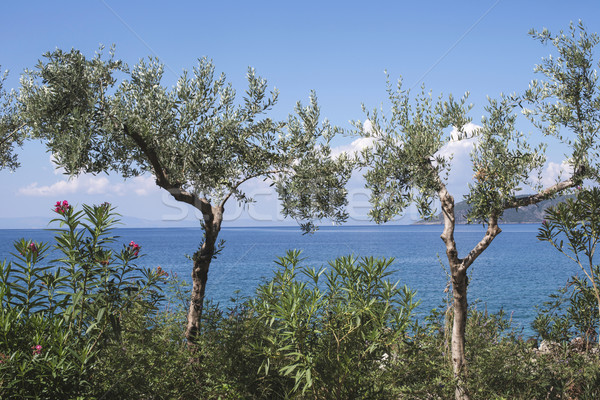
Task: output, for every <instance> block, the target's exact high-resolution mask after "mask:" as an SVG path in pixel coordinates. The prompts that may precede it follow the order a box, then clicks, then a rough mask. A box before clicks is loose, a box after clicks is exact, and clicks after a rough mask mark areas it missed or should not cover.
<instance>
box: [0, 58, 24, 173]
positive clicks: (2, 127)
mask: <svg viewBox="0 0 600 400" xmlns="http://www.w3.org/2000/svg"><path fill="white" fill-rule="evenodd" d="M0 73H1V75H0V169H3V168H8V169H10V170H14V169H16V168H17V167H18V166H19V162H18V161H17V155H16V154H15V153H14V150H15V146H21V145H22V144H23V131H22V129H21V128H22V126H21V125H19V123H18V120H17V113H16V112H15V111H16V110H15V103H14V96H12V94H11V93H8V92H7V91H6V88H5V87H4V83H5V81H6V78H7V76H8V71H6V72H4V73H2V68H0Z"/></svg>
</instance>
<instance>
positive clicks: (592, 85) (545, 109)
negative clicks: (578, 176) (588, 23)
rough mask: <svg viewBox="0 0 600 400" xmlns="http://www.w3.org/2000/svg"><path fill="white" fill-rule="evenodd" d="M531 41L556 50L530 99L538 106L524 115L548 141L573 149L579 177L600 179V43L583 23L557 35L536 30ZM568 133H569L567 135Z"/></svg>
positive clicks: (544, 61) (529, 92)
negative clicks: (599, 50)
mask: <svg viewBox="0 0 600 400" xmlns="http://www.w3.org/2000/svg"><path fill="white" fill-rule="evenodd" d="M529 34H530V36H531V37H533V38H534V39H535V40H537V41H539V42H540V43H542V44H551V45H552V46H554V48H555V49H556V54H555V55H554V56H552V55H550V56H548V57H546V58H543V59H542V62H541V63H540V64H539V65H537V66H536V67H535V72H537V73H540V74H543V75H544V76H545V77H546V79H545V80H543V81H540V80H534V81H532V82H531V84H530V85H529V89H528V90H527V91H526V93H525V95H524V100H525V101H527V102H528V103H529V104H531V105H532V108H531V109H529V108H525V109H524V110H523V112H524V114H525V115H526V116H527V117H528V118H529V119H530V120H531V121H532V122H533V124H534V125H535V126H536V127H537V128H538V129H540V131H541V132H542V133H543V134H544V135H549V136H553V137H556V138H557V139H559V140H560V141H561V142H562V143H565V144H566V145H568V146H569V152H570V154H569V156H570V159H569V161H570V164H571V165H572V166H573V170H574V171H575V172H581V173H585V174H589V175H591V176H596V177H597V176H598V171H599V170H598V167H599V165H598V160H600V158H599V155H600V154H599V152H598V150H599V148H598V132H599V130H600V124H599V123H598V121H600V119H599V118H600V87H599V86H598V75H597V72H596V70H595V67H596V66H597V65H598V62H597V61H596V60H595V57H596V54H595V53H594V48H595V47H596V46H597V45H598V43H600V37H599V36H598V34H597V33H590V32H588V31H587V29H586V28H585V26H584V24H583V22H581V21H579V22H578V23H577V24H574V23H571V24H570V26H569V30H568V31H567V32H564V31H562V30H561V31H560V32H559V33H558V34H555V35H553V34H552V33H551V32H550V31H549V30H548V29H545V28H544V29H542V30H541V31H536V30H534V29H532V30H531V31H530V32H529ZM561 128H563V130H561Z"/></svg>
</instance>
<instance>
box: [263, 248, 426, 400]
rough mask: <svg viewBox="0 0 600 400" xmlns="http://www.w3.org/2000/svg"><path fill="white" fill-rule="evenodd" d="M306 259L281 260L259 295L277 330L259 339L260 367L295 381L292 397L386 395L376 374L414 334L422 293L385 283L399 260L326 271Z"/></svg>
mask: <svg viewBox="0 0 600 400" xmlns="http://www.w3.org/2000/svg"><path fill="white" fill-rule="evenodd" d="M299 257H300V252H299V251H290V252H288V253H287V255H286V257H283V258H280V259H279V261H278V262H277V264H278V265H279V266H280V267H281V269H280V270H278V271H276V272H275V276H274V277H273V279H272V280H270V281H269V282H267V283H265V284H263V285H261V286H260V287H259V288H258V290H257V295H256V297H255V298H253V299H252V307H253V308H254V310H255V312H256V313H257V318H258V319H259V320H261V321H264V323H265V324H267V326H268V327H269V331H270V332H269V336H267V337H265V338H263V339H262V342H261V343H257V344H256V350H257V351H258V352H260V353H261V354H262V355H263V357H264V361H263V365H262V366H261V371H263V373H264V374H265V375H267V376H268V375H269V374H270V372H271V370H273V369H275V370H277V371H278V373H279V374H281V375H282V376H284V377H290V378H292V381H293V386H292V387H291V390H290V391H289V392H288V393H287V395H289V396H292V395H297V394H298V393H302V394H303V395H306V396H308V397H316V398H337V399H345V398H385V397H386V395H385V393H383V392H382V388H380V387H377V385H374V384H373V381H372V379H371V378H372V376H373V374H374V373H375V372H376V371H377V370H378V369H380V368H385V366H386V360H387V359H389V358H390V357H391V353H392V351H393V348H394V347H395V346H397V345H398V344H399V343H401V342H402V341H403V340H406V339H407V338H408V336H407V335H408V330H409V327H410V324H411V317H412V313H413V310H414V308H415V307H416V306H417V305H418V302H417V301H414V295H415V292H413V291H411V290H409V289H408V288H407V287H406V286H404V287H399V286H398V284H392V283H390V282H389V281H387V280H385V278H386V277H387V276H389V274H390V273H391V272H389V271H388V270H387V268H388V267H389V265H390V264H391V262H392V260H377V259H373V258H363V259H361V260H357V259H356V258H354V257H351V256H350V257H341V258H337V259H336V260H334V261H332V262H330V263H329V270H325V269H315V268H309V267H299V263H300V261H301V260H300V258H299ZM303 278H305V279H303Z"/></svg>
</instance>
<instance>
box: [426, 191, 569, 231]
mask: <svg viewBox="0 0 600 400" xmlns="http://www.w3.org/2000/svg"><path fill="white" fill-rule="evenodd" d="M570 197H573V195H569V196H559V197H557V198H554V199H550V200H545V201H542V202H540V203H538V204H533V205H530V206H527V207H519V208H517V209H514V208H511V209H508V210H506V211H504V215H503V216H502V218H501V219H500V222H503V223H505V224H535V223H541V222H542V221H543V220H544V217H545V215H546V211H545V210H546V209H547V208H549V207H552V206H554V205H556V204H558V203H561V202H563V201H565V200H566V199H567V198H570ZM469 210H470V206H469V205H468V204H467V202H466V201H461V202H459V203H456V204H455V206H454V215H455V216H456V223H457V224H466V223H467V218H466V215H467V213H468V212H469ZM442 223H443V219H442V213H439V214H438V215H437V216H436V217H434V218H432V219H429V220H421V221H419V222H416V224H417V225H438V224H442Z"/></svg>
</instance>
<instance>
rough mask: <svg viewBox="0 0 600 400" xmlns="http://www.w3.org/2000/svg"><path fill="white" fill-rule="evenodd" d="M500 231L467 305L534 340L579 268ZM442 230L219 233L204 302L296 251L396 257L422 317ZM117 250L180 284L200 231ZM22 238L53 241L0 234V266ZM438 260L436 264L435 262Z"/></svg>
mask: <svg viewBox="0 0 600 400" xmlns="http://www.w3.org/2000/svg"><path fill="white" fill-rule="evenodd" d="M502 229H503V232H502V233H501V234H500V235H499V236H498V237H497V238H496V239H495V240H494V242H493V243H492V244H491V246H490V247H489V248H488V249H487V250H486V251H485V252H484V253H483V255H481V256H480V257H479V259H478V260H477V261H476V262H475V263H474V264H473V266H472V267H471V269H470V271H471V278H470V285H469V302H473V301H474V300H479V301H480V303H479V307H480V308H482V307H486V306H487V309H488V310H489V311H491V312H496V311H498V310H500V309H501V308H502V309H504V310H505V311H506V312H507V313H508V314H509V315H511V314H512V319H513V322H514V323H515V324H516V326H518V327H520V328H522V329H523V333H524V334H525V335H528V334H531V329H530V324H531V322H532V321H533V318H534V316H535V310H534V306H535V305H539V304H541V303H542V302H543V301H545V300H547V296H548V294H550V293H552V292H553V291H555V290H556V289H558V288H559V287H560V286H562V285H564V283H565V282H566V280H567V279H568V278H569V277H570V276H571V275H573V274H576V273H578V272H579V270H578V267H577V266H576V265H575V264H573V263H572V262H571V261H570V260H568V259H567V258H566V257H564V256H562V255H561V254H559V253H558V251H556V250H555V249H554V248H552V247H551V246H550V245H549V244H547V243H542V242H539V241H538V240H537V239H536V234H537V229H538V225H503V226H502ZM440 233H441V226H354V227H353V226H342V227H324V228H321V229H320V230H319V231H318V232H317V233H315V234H314V235H302V234H301V232H300V229H299V228H297V227H273V228H227V227H225V228H223V229H222V231H221V234H220V238H222V239H224V240H225V241H226V244H225V248H224V250H223V252H222V254H220V255H219V257H218V258H217V259H216V260H214V261H213V264H212V266H211V270H210V273H209V280H208V285H207V290H206V293H207V296H208V298H209V299H211V300H214V301H217V302H219V303H220V304H221V305H223V306H226V305H227V304H228V302H229V299H230V298H231V297H233V296H235V293H236V291H239V294H240V295H242V296H249V295H252V294H253V292H254V290H255V288H256V286H257V285H258V284H259V283H260V282H261V281H262V280H264V279H267V278H269V277H270V276H271V274H272V271H273V269H274V268H275V267H276V265H275V263H274V262H273V260H275V259H276V258H277V257H279V256H283V255H284V254H285V252H286V250H288V249H301V250H302V251H303V255H304V257H306V261H305V262H306V263H307V264H309V265H314V266H321V265H326V264H327V261H328V260H331V259H333V258H335V257H336V256H342V255H349V254H354V255H357V256H375V257H393V258H395V262H394V264H393V269H394V270H396V272H395V273H394V275H393V276H392V279H393V280H398V281H400V283H401V284H406V285H408V286H409V287H411V288H412V289H416V290H417V297H418V298H419V299H420V300H421V301H422V303H421V305H420V306H419V313H420V314H421V315H425V314H427V312H428V311H429V310H430V309H432V308H434V307H437V306H439V305H440V304H441V301H442V299H443V297H444V293H443V291H444V288H445V287H446V282H447V278H446V274H445V272H444V270H443V268H442V267H441V265H440V261H439V260H440V259H441V260H444V259H445V248H444V245H443V243H442V241H441V239H440V238H439V235H440ZM483 233H484V228H483V227H481V226H472V225H466V226H465V225H462V226H458V227H457V232H456V234H455V237H456V240H457V242H458V248H459V256H461V257H462V256H464V254H465V253H466V252H467V251H468V250H470V249H471V248H472V247H473V246H474V245H475V244H476V243H477V242H478V241H479V240H480V239H481V237H482V236H483ZM116 234H117V235H118V236H119V237H120V239H119V240H120V241H122V243H124V244H127V243H129V242H130V241H132V240H133V241H135V242H137V243H139V244H140V245H141V246H142V253H143V254H145V257H143V258H142V259H140V260H139V262H138V264H139V265H142V264H145V266H147V267H156V266H161V267H162V268H163V269H166V270H167V271H170V272H175V273H177V274H178V275H179V276H180V277H184V278H188V280H191V279H190V278H189V276H190V272H191V261H189V260H188V259H187V258H186V254H187V255H191V254H193V253H194V251H195V250H196V249H197V248H198V245H199V243H200V242H201V240H202V231H201V230H200V229H199V228H198V229H196V228H143V229H134V228H131V229H127V228H123V229H117V230H116ZM20 238H25V239H32V240H44V241H51V239H52V233H51V232H49V231H45V230H21V229H4V230H0V260H1V259H5V258H6V259H10V258H11V256H10V253H11V252H13V251H14V249H13V247H12V242H13V241H14V240H16V239H20ZM438 255H439V258H438Z"/></svg>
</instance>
